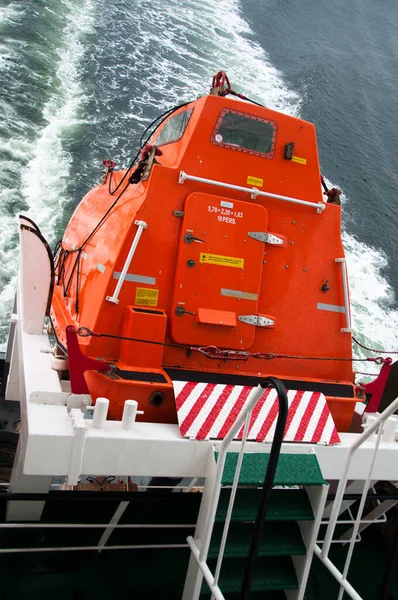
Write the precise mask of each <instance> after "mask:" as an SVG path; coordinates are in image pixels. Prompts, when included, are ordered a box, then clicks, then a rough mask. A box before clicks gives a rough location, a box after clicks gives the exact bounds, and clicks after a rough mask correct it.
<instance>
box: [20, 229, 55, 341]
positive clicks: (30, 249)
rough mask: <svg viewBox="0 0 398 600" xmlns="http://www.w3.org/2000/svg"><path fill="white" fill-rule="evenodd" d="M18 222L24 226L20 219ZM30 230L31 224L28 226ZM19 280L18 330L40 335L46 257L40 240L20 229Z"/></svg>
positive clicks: (45, 295)
mask: <svg viewBox="0 0 398 600" xmlns="http://www.w3.org/2000/svg"><path fill="white" fill-rule="evenodd" d="M21 223H23V224H24V225H27V223H26V222H24V219H22V220H21ZM28 226H29V227H31V228H32V224H31V223H29V225H28ZM19 250H20V277H21V303H22V305H23V311H22V313H21V314H20V317H21V320H22V328H23V331H24V332H26V333H34V334H38V335H39V334H41V333H42V331H43V327H44V319H45V316H46V308H47V302H48V295H49V291H50V285H51V264H50V257H49V256H48V253H47V250H46V248H45V246H44V244H43V242H42V240H41V239H40V238H39V237H38V236H37V235H36V234H35V233H32V232H31V231H29V230H27V229H22V228H20V230H19Z"/></svg>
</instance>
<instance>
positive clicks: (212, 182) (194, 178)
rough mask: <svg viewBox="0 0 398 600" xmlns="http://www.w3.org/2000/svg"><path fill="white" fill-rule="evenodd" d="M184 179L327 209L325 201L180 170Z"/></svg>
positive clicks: (254, 195)
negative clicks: (282, 194)
mask: <svg viewBox="0 0 398 600" xmlns="http://www.w3.org/2000/svg"><path fill="white" fill-rule="evenodd" d="M184 181H197V182H198V183H207V184H209V185H215V186H217V187H223V188H227V189H229V190H236V191H238V192H245V193H247V194H250V196H251V199H252V200H255V199H256V198H257V196H265V197H267V198H275V199H276V200H282V201H284V202H291V203H293V204H301V205H303V206H310V207H311V208H316V210H317V212H318V213H321V212H322V211H324V210H325V208H326V204H325V203H324V202H308V200H301V199H300V198H292V197H291V196H281V195H280V194H273V193H271V192H262V191H261V190H259V189H258V188H256V187H252V188H248V187H244V186H242V185H235V184H233V183H225V182H224V181H217V180H216V179H206V178H205V177H197V176H196V175H188V173H185V171H180V176H179V179H178V183H181V184H182V183H184Z"/></svg>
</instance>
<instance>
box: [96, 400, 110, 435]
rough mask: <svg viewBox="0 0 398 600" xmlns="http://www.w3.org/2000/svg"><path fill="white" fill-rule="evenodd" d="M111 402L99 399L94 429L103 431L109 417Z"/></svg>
mask: <svg viewBox="0 0 398 600" xmlns="http://www.w3.org/2000/svg"><path fill="white" fill-rule="evenodd" d="M108 409H109V400H108V398H97V400H96V402H95V406H94V413H93V423H92V426H93V429H103V427H104V426H105V423H106V417H107V415H108Z"/></svg>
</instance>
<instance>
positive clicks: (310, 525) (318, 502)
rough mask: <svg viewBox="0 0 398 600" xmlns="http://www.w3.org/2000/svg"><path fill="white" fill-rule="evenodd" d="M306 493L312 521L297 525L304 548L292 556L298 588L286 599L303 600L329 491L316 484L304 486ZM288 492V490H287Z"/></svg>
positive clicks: (325, 487) (327, 488) (326, 486)
mask: <svg viewBox="0 0 398 600" xmlns="http://www.w3.org/2000/svg"><path fill="white" fill-rule="evenodd" d="M306 491H307V495H308V498H309V501H310V503H311V508H312V512H313V514H314V520H313V521H299V522H298V524H299V527H300V532H301V536H302V538H303V542H304V544H305V548H306V554H305V555H304V556H292V561H293V565H294V568H295V571H296V575H297V581H298V584H299V588H298V590H297V591H296V590H295V591H293V590H292V591H291V592H289V593H287V594H286V597H287V599H288V600H303V599H304V594H305V590H306V587H307V582H308V577H309V574H310V569H311V564H312V559H313V556H314V547H315V544H316V540H317V536H318V532H319V527H320V525H321V520H322V515H323V511H324V508H325V503H326V498H327V495H328V491H329V486H328V485H319V486H318V485H316V486H308V487H306ZM287 493H289V492H287Z"/></svg>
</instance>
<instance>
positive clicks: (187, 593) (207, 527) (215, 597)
mask: <svg viewBox="0 0 398 600" xmlns="http://www.w3.org/2000/svg"><path fill="white" fill-rule="evenodd" d="M263 386H264V387H269V386H272V387H276V389H277V391H278V399H279V402H280V404H281V403H282V402H283V408H280V414H279V416H278V426H279V427H278V429H279V430H280V431H278V435H276V436H275V440H276V441H275V444H274V443H273V445H272V448H271V454H273V455H272V460H271V456H270V460H269V464H268V468H267V472H266V475H265V480H264V488H263V497H262V501H261V503H260V506H259V510H258V514H257V517H256V525H255V528H254V538H253V540H252V544H251V550H250V553H249V562H248V568H247V570H246V571H245V577H244V582H243V585H242V593H244V594H247V593H249V591H250V585H251V578H252V573H253V566H254V560H255V558H256V556H257V551H258V544H259V540H260V536H261V528H262V524H263V519H264V515H265V512H266V509H267V504H268V500H269V494H270V493H271V488H272V484H273V479H274V474H275V470H276V464H277V461H278V456H279V452H280V445H281V442H282V437H283V432H284V428H285V422H286V417H287V410H288V402H287V396H286V390H284V386H283V384H282V383H281V382H279V381H278V380H276V379H274V378H267V379H265V380H264V382H263ZM264 387H262V386H261V385H259V386H257V387H256V388H253V389H252V390H251V392H250V394H249V396H248V398H247V401H246V403H245V406H244V407H243V408H242V410H241V412H240V413H239V415H238V417H237V419H236V421H235V423H234V424H233V425H232V427H231V429H230V430H229V432H228V434H227V436H226V437H225V439H224V440H223V441H222V443H221V445H220V451H219V456H218V461H217V466H216V468H215V469H213V472H212V473H211V474H210V478H209V479H208V478H207V479H206V484H205V494H206V495H205V494H204V498H203V499H202V504H203V508H202V505H201V511H200V513H199V518H198V525H197V528H196V532H195V538H193V537H192V536H189V537H188V538H187V542H188V544H189V546H190V548H191V559H190V564H189V567H188V572H187V577H186V581H185V587H184V594H183V600H197V598H199V595H200V589H201V583H202V578H203V577H204V578H205V579H206V581H207V583H208V585H209V587H210V591H211V593H212V597H211V598H212V600H224V596H223V594H222V592H221V590H220V588H219V586H218V578H219V575H220V571H221V566H222V560H223V555H224V549H225V543H226V539H227V535H228V530H229V524H230V520H231V516H232V510H233V504H234V500H235V494H236V489H237V486H238V482H239V475H240V469H241V465H242V461H243V455H244V451H245V444H246V438H247V434H248V431H249V425H250V418H251V413H252V410H253V408H254V407H255V406H256V404H257V402H258V401H259V400H260V398H261V397H262V395H263V393H264ZM283 391H284V394H283ZM283 395H284V398H283ZM243 425H244V431H243V436H242V440H241V442H240V444H239V446H240V449H239V456H238V462H237V466H236V469H235V476H234V481H233V484H232V489H231V496H230V500H229V504H228V509H227V516H226V519H225V523H224V530H223V535H222V540H221V546H220V550H219V555H218V558H217V564H216V568H215V574H214V576H213V574H212V573H211V571H210V569H209V568H208V566H207V563H206V561H207V555H208V552H209V547H210V542H211V536H212V533H213V527H214V521H215V517H216V512H217V507H218V501H219V498H220V492H221V481H222V474H223V471H224V465H225V460H226V456H227V452H228V449H229V446H230V444H231V442H232V441H233V439H234V437H235V436H236V434H237V432H238V431H240V429H241V428H242V426H243Z"/></svg>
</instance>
